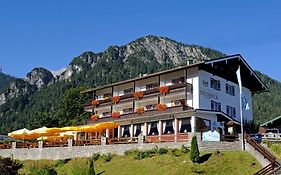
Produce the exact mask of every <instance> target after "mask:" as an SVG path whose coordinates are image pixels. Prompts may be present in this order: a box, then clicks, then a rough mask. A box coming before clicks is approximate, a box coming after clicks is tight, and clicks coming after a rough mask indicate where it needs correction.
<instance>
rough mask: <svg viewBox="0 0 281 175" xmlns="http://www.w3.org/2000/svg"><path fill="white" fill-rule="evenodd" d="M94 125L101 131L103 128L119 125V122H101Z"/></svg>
mask: <svg viewBox="0 0 281 175" xmlns="http://www.w3.org/2000/svg"><path fill="white" fill-rule="evenodd" d="M94 126H95V127H96V128H97V130H98V131H102V130H104V129H113V128H117V127H118V126H119V124H118V123H116V122H103V123H98V124H96V125H94Z"/></svg>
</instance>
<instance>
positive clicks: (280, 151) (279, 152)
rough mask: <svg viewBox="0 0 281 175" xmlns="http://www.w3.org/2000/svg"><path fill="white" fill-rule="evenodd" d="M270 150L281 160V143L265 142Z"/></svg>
mask: <svg viewBox="0 0 281 175" xmlns="http://www.w3.org/2000/svg"><path fill="white" fill-rule="evenodd" d="M264 143H265V144H267V146H268V147H269V149H270V150H271V151H273V152H274V153H275V155H276V156H277V158H278V159H281V143H271V142H264Z"/></svg>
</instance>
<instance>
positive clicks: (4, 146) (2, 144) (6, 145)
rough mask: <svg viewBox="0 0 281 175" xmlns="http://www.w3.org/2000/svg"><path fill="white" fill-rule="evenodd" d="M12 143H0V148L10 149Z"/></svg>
mask: <svg viewBox="0 0 281 175" xmlns="http://www.w3.org/2000/svg"><path fill="white" fill-rule="evenodd" d="M11 148H12V143H0V149H11Z"/></svg>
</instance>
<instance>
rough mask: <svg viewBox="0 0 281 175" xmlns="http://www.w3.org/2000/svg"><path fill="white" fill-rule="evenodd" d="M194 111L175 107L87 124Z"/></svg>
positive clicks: (102, 119)
mask: <svg viewBox="0 0 281 175" xmlns="http://www.w3.org/2000/svg"><path fill="white" fill-rule="evenodd" d="M190 109H192V108H191V107H189V106H182V105H179V106H173V107H168V108H167V109H166V110H164V111H157V109H151V110H147V111H145V112H144V113H142V114H138V113H136V112H133V113H129V114H122V115H120V118H118V119H114V118H112V117H111V116H110V117H103V118H100V119H98V120H97V121H93V120H91V119H88V121H87V123H88V124H89V123H101V122H108V121H118V120H122V119H137V118H145V117H151V116H154V115H159V114H169V113H174V112H181V111H185V110H190Z"/></svg>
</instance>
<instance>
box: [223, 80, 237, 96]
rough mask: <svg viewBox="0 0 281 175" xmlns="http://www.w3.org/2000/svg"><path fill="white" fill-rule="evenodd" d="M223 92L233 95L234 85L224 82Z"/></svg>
mask: <svg viewBox="0 0 281 175" xmlns="http://www.w3.org/2000/svg"><path fill="white" fill-rule="evenodd" d="M225 92H226V93H227V94H229V95H232V96H235V88H234V86H231V85H229V84H227V83H226V85H225Z"/></svg>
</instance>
